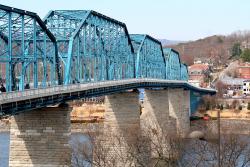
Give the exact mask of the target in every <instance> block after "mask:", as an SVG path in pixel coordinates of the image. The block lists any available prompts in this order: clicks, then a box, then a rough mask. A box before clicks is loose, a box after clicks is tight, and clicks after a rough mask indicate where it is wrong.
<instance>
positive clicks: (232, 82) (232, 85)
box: [220, 76, 245, 91]
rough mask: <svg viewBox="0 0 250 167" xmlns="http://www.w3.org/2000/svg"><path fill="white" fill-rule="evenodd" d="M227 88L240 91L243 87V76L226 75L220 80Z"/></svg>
mask: <svg viewBox="0 0 250 167" xmlns="http://www.w3.org/2000/svg"><path fill="white" fill-rule="evenodd" d="M220 81H221V82H222V83H223V84H224V85H225V86H226V88H227V90H233V91H241V90H242V88H243V82H244V81H245V79H243V78H232V77H229V76H226V77H224V78H222V79H221V80H220Z"/></svg>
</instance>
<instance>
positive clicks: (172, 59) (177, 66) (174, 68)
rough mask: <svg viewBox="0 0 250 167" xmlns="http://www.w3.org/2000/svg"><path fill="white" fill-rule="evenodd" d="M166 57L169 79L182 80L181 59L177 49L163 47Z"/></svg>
mask: <svg viewBox="0 0 250 167" xmlns="http://www.w3.org/2000/svg"><path fill="white" fill-rule="evenodd" d="M163 52H164V56H165V59H166V71H167V74H166V76H167V79H168V80H181V61H180V56H179V53H178V52H177V51H175V50H174V49H171V48H164V49H163Z"/></svg>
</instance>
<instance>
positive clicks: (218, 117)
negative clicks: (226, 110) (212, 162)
mask: <svg viewBox="0 0 250 167" xmlns="http://www.w3.org/2000/svg"><path fill="white" fill-rule="evenodd" d="M220 111H221V110H218V112H217V124H218V125H217V126H218V167H220V164H221V163H220V145H221V143H220Z"/></svg>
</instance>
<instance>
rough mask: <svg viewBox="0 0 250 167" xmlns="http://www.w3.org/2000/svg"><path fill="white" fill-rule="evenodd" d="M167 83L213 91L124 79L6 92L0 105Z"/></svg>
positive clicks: (178, 81) (168, 81)
mask: <svg viewBox="0 0 250 167" xmlns="http://www.w3.org/2000/svg"><path fill="white" fill-rule="evenodd" d="M145 82H149V83H162V84H164V83H167V84H169V86H170V85H173V86H176V85H177V86H178V85H179V86H180V87H184V86H186V87H188V88H189V89H195V90H197V91H199V90H200V91H207V92H209V91H211V92H213V91H214V90H213V89H204V88H198V87H195V86H193V85H191V84H189V83H188V82H186V81H180V80H165V79H150V78H143V79H142V78H141V79H124V80H119V81H118V80H113V81H99V82H91V83H79V84H71V85H58V86H54V87H48V88H39V89H27V90H25V91H22V92H6V93H1V94H0V104H4V103H8V102H13V101H22V100H27V99H33V98H39V97H45V96H51V95H55V94H62V93H71V92H77V91H81V90H91V89H95V88H104V87H111V86H119V85H126V84H132V83H145Z"/></svg>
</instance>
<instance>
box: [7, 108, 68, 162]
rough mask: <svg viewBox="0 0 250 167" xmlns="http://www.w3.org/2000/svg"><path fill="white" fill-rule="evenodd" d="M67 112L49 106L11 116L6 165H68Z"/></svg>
mask: <svg viewBox="0 0 250 167" xmlns="http://www.w3.org/2000/svg"><path fill="white" fill-rule="evenodd" d="M70 110H71V108H69V107H67V106H64V107H48V108H44V109H37V110H33V111H29V112H25V113H21V114H19V115H15V116H12V118H11V128H10V156H9V157H10V159H9V166H10V167H59V166H63V167H67V166H70V165H71V153H70V146H69V143H68V142H69V138H70V115H69V114H70Z"/></svg>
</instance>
